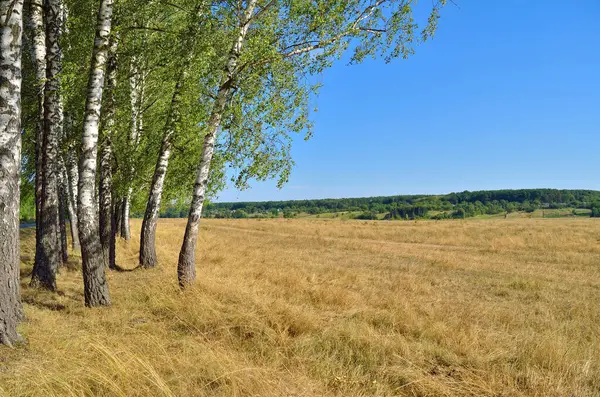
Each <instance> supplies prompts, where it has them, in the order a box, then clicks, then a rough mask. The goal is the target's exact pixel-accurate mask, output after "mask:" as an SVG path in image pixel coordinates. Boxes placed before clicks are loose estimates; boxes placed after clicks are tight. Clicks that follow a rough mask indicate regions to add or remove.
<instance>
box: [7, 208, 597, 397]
mask: <svg viewBox="0 0 600 397" xmlns="http://www.w3.org/2000/svg"><path fill="white" fill-rule="evenodd" d="M140 224H141V222H139V221H137V220H134V221H133V222H132V231H133V232H134V235H133V238H132V240H131V242H130V243H129V244H126V243H124V242H119V246H118V261H117V263H118V264H119V265H120V266H122V267H123V268H128V269H132V268H134V267H135V266H136V265H137V252H138V251H137V250H138V247H139V229H140ZM201 225H202V226H201V231H200V235H199V242H198V252H197V269H198V281H197V282H196V284H195V286H194V287H192V288H189V289H187V290H185V291H183V292H182V291H180V290H179V288H178V286H177V275H176V265H177V255H178V252H179V248H180V245H181V240H182V237H183V231H184V228H185V220H166V219H161V221H160V222H159V226H158V232H157V253H158V256H159V261H160V266H159V267H158V268H156V269H154V270H147V271H145V270H139V269H138V270H134V271H130V272H110V273H109V275H108V278H109V285H110V291H111V297H112V301H113V304H112V306H111V307H109V308H100V309H98V308H96V309H86V308H85V307H84V300H83V286H82V275H81V272H80V270H79V260H78V259H79V258H73V259H72V260H71V263H70V266H69V268H64V269H62V270H61V274H60V275H59V277H58V289H59V291H60V293H59V294H53V293H50V292H41V291H38V290H33V289H30V288H28V287H27V283H28V282H29V273H30V272H31V266H32V262H33V257H34V246H35V244H34V240H35V232H34V230H33V229H26V230H22V232H21V237H22V253H21V255H22V262H23V263H22V285H23V290H22V294H23V300H24V307H25V313H26V316H27V321H26V322H25V323H23V324H22V325H21V326H20V330H21V332H22V334H23V335H24V336H25V337H26V338H27V340H28V345H27V346H25V347H23V348H19V349H8V348H4V347H0V395H1V396H6V397H18V396H43V397H51V396H91V395H94V396H127V397H142V396H143V397H146V396H340V397H341V396H395V395H398V396H496V397H500V396H502V397H509V396H557V397H558V396H600V221H598V220H594V219H589V218H586V219H583V218H572V219H494V220H466V221H439V222H435V221H418V222H414V221H412V222H408V221H407V222H396V221H389V222H385V221H341V220H283V219H278V220H203V221H202V223H201Z"/></svg>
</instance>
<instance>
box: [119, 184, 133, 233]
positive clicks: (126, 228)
mask: <svg viewBox="0 0 600 397" xmlns="http://www.w3.org/2000/svg"><path fill="white" fill-rule="evenodd" d="M132 193H133V188H132V187H129V188H127V195H126V196H125V197H123V204H122V207H121V238H123V239H124V240H125V241H129V240H130V239H131V227H130V225H129V213H130V210H131V194H132Z"/></svg>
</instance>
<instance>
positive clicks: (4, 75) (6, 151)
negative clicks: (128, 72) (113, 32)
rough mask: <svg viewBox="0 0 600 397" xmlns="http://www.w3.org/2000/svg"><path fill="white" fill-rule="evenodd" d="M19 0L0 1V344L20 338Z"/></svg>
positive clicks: (10, 342)
mask: <svg viewBox="0 0 600 397" xmlns="http://www.w3.org/2000/svg"><path fill="white" fill-rule="evenodd" d="M22 36H23V1H22V0H0V343H1V344H4V345H7V346H12V345H13V344H14V343H16V342H18V341H20V340H21V337H20V335H19V334H18V332H17V325H18V323H19V321H20V320H21V319H22V318H23V308H22V305H21V291H20V284H19V265H20V264H21V258H20V248H19V194H20V182H21V179H20V171H21V81H22V77H21V52H22Z"/></svg>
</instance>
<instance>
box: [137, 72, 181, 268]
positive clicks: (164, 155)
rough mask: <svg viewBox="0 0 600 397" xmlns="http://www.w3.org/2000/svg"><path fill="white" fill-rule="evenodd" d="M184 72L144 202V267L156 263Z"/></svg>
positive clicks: (142, 233)
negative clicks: (164, 195) (158, 237)
mask: <svg viewBox="0 0 600 397" xmlns="http://www.w3.org/2000/svg"><path fill="white" fill-rule="evenodd" d="M184 79H185V72H183V73H181V76H180V78H179V80H178V81H177V84H176V85H175V90H174V91H173V97H172V98H171V105H170V107H169V114H168V115H167V121H166V123H165V129H164V134H163V139H162V143H161V147H160V152H159V154H158V160H157V161H156V167H155V168H154V176H153V177H152V185H151V186H150V196H149V197H148V202H147V204H146V212H145V213H144V220H143V222H142V232H141V238H140V257H139V261H140V265H141V266H142V267H144V268H152V267H155V266H156V265H157V264H158V261H157V258H156V244H155V241H156V223H157V221H158V215H159V212H160V202H161V199H162V194H163V189H164V184H165V177H166V175H167V168H168V167H169V158H170V157H171V139H172V137H173V135H174V134H175V131H176V128H177V123H178V121H179V106H180V103H181V90H182V86H183V80H184Z"/></svg>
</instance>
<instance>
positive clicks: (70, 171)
mask: <svg viewBox="0 0 600 397" xmlns="http://www.w3.org/2000/svg"><path fill="white" fill-rule="evenodd" d="M67 159H68V160H67V171H66V175H65V177H66V178H67V182H68V183H67V187H68V191H67V193H68V195H69V197H68V198H69V200H68V201H67V204H68V209H69V224H70V226H71V248H72V249H73V251H78V250H80V249H81V246H80V244H79V226H78V225H77V223H78V222H77V183H78V181H79V170H78V169H77V161H76V160H75V155H74V154H73V153H68V154H67Z"/></svg>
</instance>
